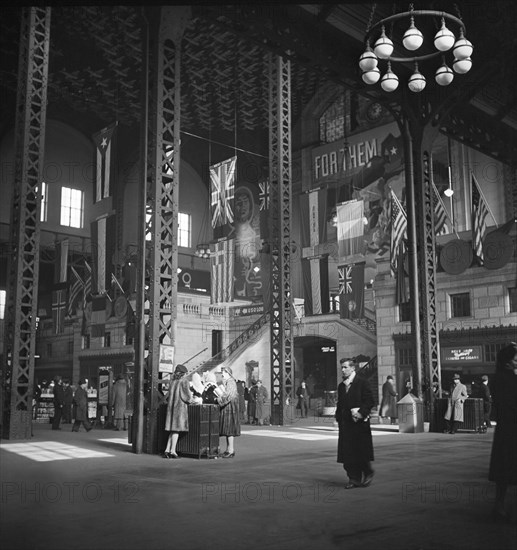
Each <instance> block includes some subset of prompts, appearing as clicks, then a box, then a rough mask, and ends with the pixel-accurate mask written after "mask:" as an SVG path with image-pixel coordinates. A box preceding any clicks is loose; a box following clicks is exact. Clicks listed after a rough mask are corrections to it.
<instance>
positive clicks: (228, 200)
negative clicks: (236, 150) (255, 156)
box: [210, 157, 237, 228]
mask: <svg viewBox="0 0 517 550" xmlns="http://www.w3.org/2000/svg"><path fill="white" fill-rule="evenodd" d="M236 164H237V157H232V158H230V159H228V160H225V161H223V162H220V163H219V164H214V165H213V166H210V194H211V203H210V204H211V207H212V227H213V228H216V227H221V226H223V225H226V224H231V223H232V222H233V205H232V201H233V195H234V192H235V167H236Z"/></svg>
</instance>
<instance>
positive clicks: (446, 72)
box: [434, 61, 454, 86]
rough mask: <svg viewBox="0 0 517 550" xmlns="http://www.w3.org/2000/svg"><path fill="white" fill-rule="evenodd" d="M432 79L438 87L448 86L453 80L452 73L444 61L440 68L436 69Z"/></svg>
mask: <svg viewBox="0 0 517 550" xmlns="http://www.w3.org/2000/svg"><path fill="white" fill-rule="evenodd" d="M434 79H435V80H436V83H437V84H438V85H439V86H448V85H449V84H450V83H451V82H452V81H453V80H454V73H453V72H452V69H451V68H450V67H448V66H447V64H446V63H445V61H444V62H443V65H442V66H441V67H438V69H436V73H435V74H434Z"/></svg>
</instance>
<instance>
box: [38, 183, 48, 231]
mask: <svg viewBox="0 0 517 550" xmlns="http://www.w3.org/2000/svg"><path fill="white" fill-rule="evenodd" d="M47 215H48V185H47V184H46V183H45V182H44V181H42V182H41V214H40V222H46V221H47Z"/></svg>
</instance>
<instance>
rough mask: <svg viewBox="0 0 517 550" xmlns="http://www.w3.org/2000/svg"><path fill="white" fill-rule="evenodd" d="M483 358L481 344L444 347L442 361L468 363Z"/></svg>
mask: <svg viewBox="0 0 517 550" xmlns="http://www.w3.org/2000/svg"><path fill="white" fill-rule="evenodd" d="M481 360H482V355H481V346H458V347H442V362H447V363H468V362H471V361H481Z"/></svg>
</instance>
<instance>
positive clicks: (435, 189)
mask: <svg viewBox="0 0 517 550" xmlns="http://www.w3.org/2000/svg"><path fill="white" fill-rule="evenodd" d="M431 183H432V184H433V191H434V192H435V193H436V197H437V198H438V200H439V201H440V203H441V205H442V208H443V211H444V212H445V215H446V216H447V218H448V219H449V221H450V222H451V227H452V230H453V231H454V234H455V235H456V238H457V239H459V238H460V236H459V235H458V232H457V231H456V227H455V226H454V220H453V219H452V218H451V217H450V216H449V213H448V212H447V208H445V204H444V203H443V201H442V197H440V193H438V189H437V187H436V185H435V184H434V181H432V182H431ZM451 212H452V196H451Z"/></svg>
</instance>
